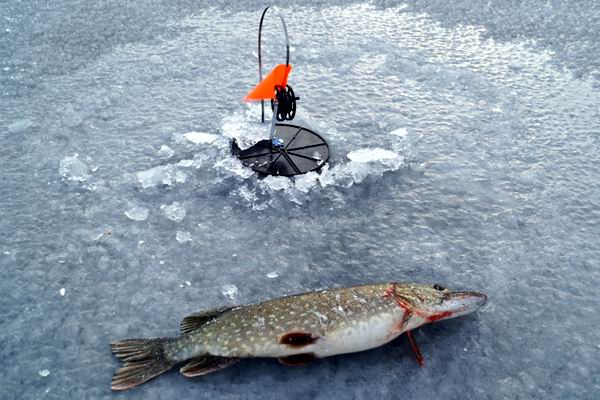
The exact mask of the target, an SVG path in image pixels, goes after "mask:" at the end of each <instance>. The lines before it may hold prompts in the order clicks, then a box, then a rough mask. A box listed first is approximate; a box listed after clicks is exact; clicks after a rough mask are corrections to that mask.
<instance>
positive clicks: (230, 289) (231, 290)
mask: <svg viewBox="0 0 600 400" xmlns="http://www.w3.org/2000/svg"><path fill="white" fill-rule="evenodd" d="M221 293H222V294H223V296H225V297H227V298H229V299H230V300H233V299H234V298H235V297H236V296H237V294H238V288H237V286H235V285H223V287H222V288H221Z"/></svg>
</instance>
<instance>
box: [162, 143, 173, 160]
mask: <svg viewBox="0 0 600 400" xmlns="http://www.w3.org/2000/svg"><path fill="white" fill-rule="evenodd" d="M173 154H175V151H174V150H173V149H172V148H170V147H169V146H167V145H164V144H163V145H162V146H160V149H159V150H158V156H159V157H162V158H169V157H171V156H173Z"/></svg>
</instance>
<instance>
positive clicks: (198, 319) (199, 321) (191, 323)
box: [179, 307, 234, 335]
mask: <svg viewBox="0 0 600 400" xmlns="http://www.w3.org/2000/svg"><path fill="white" fill-rule="evenodd" d="M232 308H234V307H218V308H212V309H210V310H204V311H198V312H196V313H193V314H190V315H188V316H187V317H185V318H184V319H183V320H181V324H179V328H180V330H181V334H182V335H185V334H186V333H190V332H191V331H193V330H195V329H198V328H200V327H201V326H202V325H204V324H206V323H207V322H209V321H212V320H213V319H215V318H216V317H218V316H219V315H221V314H223V313H224V312H225V311H227V310H230V309H232Z"/></svg>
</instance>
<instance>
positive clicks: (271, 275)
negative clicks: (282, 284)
mask: <svg viewBox="0 0 600 400" xmlns="http://www.w3.org/2000/svg"><path fill="white" fill-rule="evenodd" d="M278 276H279V274H278V273H277V272H275V271H273V272H269V273H268V274H267V278H271V279H275V278H277V277H278Z"/></svg>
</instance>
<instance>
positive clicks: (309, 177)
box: [294, 172, 319, 193]
mask: <svg viewBox="0 0 600 400" xmlns="http://www.w3.org/2000/svg"><path fill="white" fill-rule="evenodd" d="M318 179H319V174H318V173H316V172H307V173H306V174H303V175H298V176H296V177H295V179H294V183H295V186H296V189H297V190H299V191H301V192H303V193H308V192H309V191H310V189H312V188H313V187H315V185H316V184H317V180H318Z"/></svg>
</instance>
